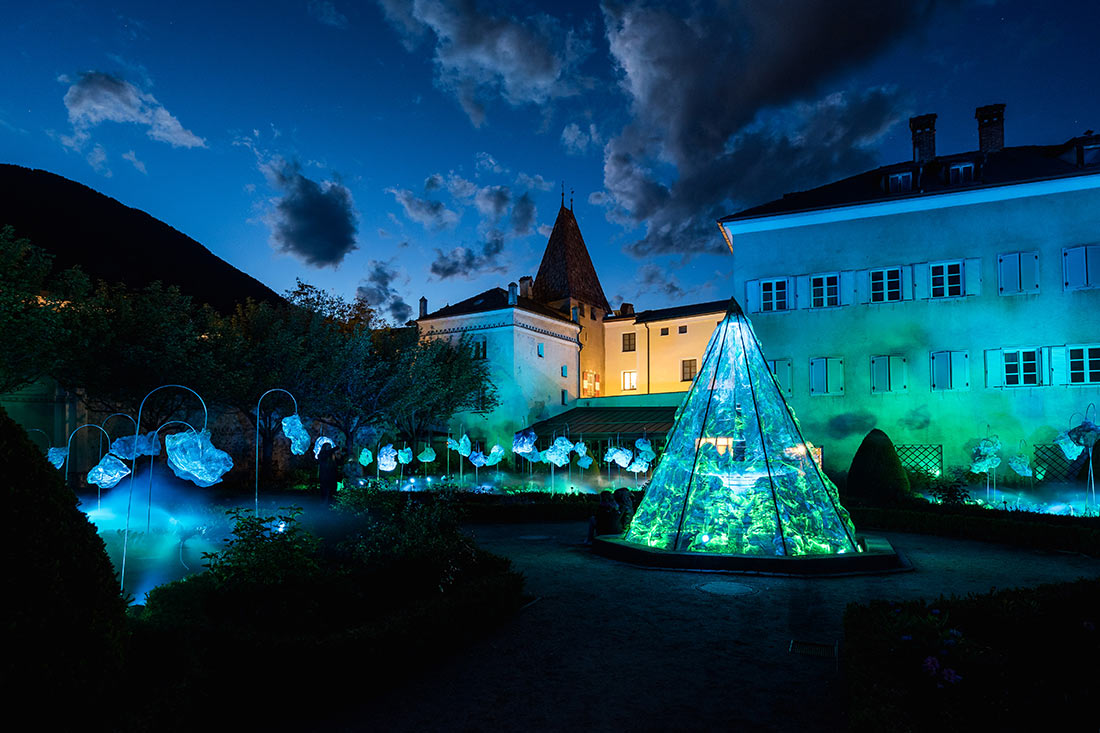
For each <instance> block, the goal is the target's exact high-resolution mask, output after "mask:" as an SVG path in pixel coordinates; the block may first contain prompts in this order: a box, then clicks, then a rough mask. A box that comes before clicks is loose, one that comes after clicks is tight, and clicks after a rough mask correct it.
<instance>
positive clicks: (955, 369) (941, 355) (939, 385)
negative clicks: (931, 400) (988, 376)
mask: <svg viewBox="0 0 1100 733" xmlns="http://www.w3.org/2000/svg"><path fill="white" fill-rule="evenodd" d="M931 359H932V369H931V372H932V391H933V392H946V391H948V390H961V389H970V354H968V353H967V352H965V351H933V352H932V356H931Z"/></svg>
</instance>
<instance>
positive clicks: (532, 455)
mask: <svg viewBox="0 0 1100 733" xmlns="http://www.w3.org/2000/svg"><path fill="white" fill-rule="evenodd" d="M538 439H539V436H537V435H535V431H534V430H532V429H531V428H526V429H524V430H521V431H520V432H518V433H516V434H515V435H513V436H512V452H513V453H518V454H520V455H521V456H523V457H524V458H526V459H527V460H529V461H531V462H532V463H535V462H536V461H538V460H539V458H538V455H539V452H538V449H536V448H535V442H536V441H537V440H538Z"/></svg>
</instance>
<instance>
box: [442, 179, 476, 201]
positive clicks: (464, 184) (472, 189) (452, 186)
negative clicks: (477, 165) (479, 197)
mask: <svg viewBox="0 0 1100 733" xmlns="http://www.w3.org/2000/svg"><path fill="white" fill-rule="evenodd" d="M477 190H478V189H477V184H476V183H474V182H473V181H468V180H466V179H465V178H463V177H462V176H460V175H457V174H455V173H451V174H450V175H448V176H447V191H448V193H450V194H451V195H452V196H454V197H455V198H456V199H472V198H473V197H474V196H475V195H476V194H477Z"/></svg>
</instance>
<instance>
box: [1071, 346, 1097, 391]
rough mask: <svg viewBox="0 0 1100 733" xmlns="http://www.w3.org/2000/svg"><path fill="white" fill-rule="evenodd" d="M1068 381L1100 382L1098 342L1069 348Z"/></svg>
mask: <svg viewBox="0 0 1100 733" xmlns="http://www.w3.org/2000/svg"><path fill="white" fill-rule="evenodd" d="M1069 383H1070V384H1100V344H1089V345H1088V346H1071V347H1070V348H1069Z"/></svg>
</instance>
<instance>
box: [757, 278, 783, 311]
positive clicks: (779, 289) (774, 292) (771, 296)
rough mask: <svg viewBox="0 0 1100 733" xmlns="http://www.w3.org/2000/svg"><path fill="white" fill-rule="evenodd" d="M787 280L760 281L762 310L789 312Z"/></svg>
mask: <svg viewBox="0 0 1100 733" xmlns="http://www.w3.org/2000/svg"><path fill="white" fill-rule="evenodd" d="M787 307H788V306H787V279H786V278H781V279H779V280H761V281H760V310H762V311H785V310H787Z"/></svg>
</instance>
